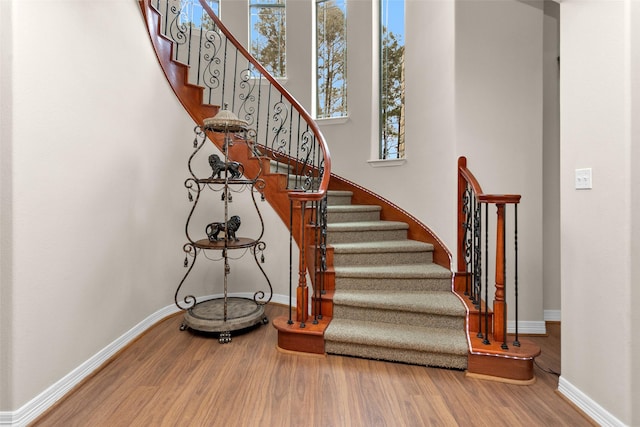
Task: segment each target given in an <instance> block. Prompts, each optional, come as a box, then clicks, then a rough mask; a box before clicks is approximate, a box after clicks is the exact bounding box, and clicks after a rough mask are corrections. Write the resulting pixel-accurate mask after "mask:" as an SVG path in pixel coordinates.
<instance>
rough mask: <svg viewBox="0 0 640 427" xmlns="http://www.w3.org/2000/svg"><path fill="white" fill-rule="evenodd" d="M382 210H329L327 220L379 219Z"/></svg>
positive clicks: (332, 221) (330, 221)
mask: <svg viewBox="0 0 640 427" xmlns="http://www.w3.org/2000/svg"><path fill="white" fill-rule="evenodd" d="M379 220H380V211H359V212H327V222H328V223H329V224H332V223H336V222H358V221H379Z"/></svg>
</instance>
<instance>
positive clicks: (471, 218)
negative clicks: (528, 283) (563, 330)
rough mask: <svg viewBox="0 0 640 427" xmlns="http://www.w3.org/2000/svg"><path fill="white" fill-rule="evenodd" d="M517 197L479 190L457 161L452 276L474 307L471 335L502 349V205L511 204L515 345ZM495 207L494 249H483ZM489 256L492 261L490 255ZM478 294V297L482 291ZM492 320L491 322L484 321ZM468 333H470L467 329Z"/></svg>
mask: <svg viewBox="0 0 640 427" xmlns="http://www.w3.org/2000/svg"><path fill="white" fill-rule="evenodd" d="M519 203H520V195H515V194H485V193H484V192H483V191H482V188H481V187H480V184H479V183H478V181H477V179H476V178H475V176H474V175H473V174H472V173H471V171H470V170H469V169H468V168H467V159H466V158H465V157H460V158H459V159H458V248H457V249H458V256H457V272H456V276H457V277H459V278H460V277H461V278H464V279H463V280H464V294H465V295H466V296H467V297H468V298H469V299H470V300H471V303H472V304H473V305H474V306H475V308H476V309H477V310H478V325H477V326H478V331H477V337H478V338H482V343H483V344H484V345H489V344H491V341H490V339H491V337H493V339H494V340H495V341H496V342H501V343H502V344H501V348H502V349H503V350H507V349H508V348H509V346H508V344H507V303H506V292H507V283H506V277H507V274H506V266H507V248H506V246H507V243H506V216H507V208H506V207H507V205H513V207H514V208H513V211H514V217H513V218H514V235H513V242H514V245H513V256H514V258H513V265H514V275H513V278H514V284H513V291H514V302H515V313H514V315H515V339H514V341H513V345H514V346H516V347H519V346H520V341H519V339H518V204H519ZM490 205H494V206H495V207H496V221H495V227H496V231H495V233H496V234H495V236H496V244H495V253H493V254H491V253H489V249H488V248H489V206H490ZM491 256H493V259H491ZM490 261H493V262H495V291H494V296H493V297H494V300H493V309H492V312H493V313H492V314H493V316H491V313H489V308H488V299H489V283H488V272H489V263H490ZM483 292H484V295H483ZM490 319H492V320H490ZM470 332H471V331H470Z"/></svg>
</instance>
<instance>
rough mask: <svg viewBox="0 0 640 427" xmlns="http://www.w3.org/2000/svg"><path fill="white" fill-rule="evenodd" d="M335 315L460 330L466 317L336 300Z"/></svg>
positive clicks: (334, 304) (334, 303) (342, 317)
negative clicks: (391, 308) (362, 305)
mask: <svg viewBox="0 0 640 427" xmlns="http://www.w3.org/2000/svg"><path fill="white" fill-rule="evenodd" d="M333 317H335V318H339V319H350V320H360V321H374V322H385V323H393V324H397V325H403V324H404V325H414V326H428V327H430V328H441V329H454V330H458V331H459V330H461V329H463V328H464V327H465V319H464V317H454V316H442V315H439V314H431V313H416V312H410V311H399V310H377V309H374V308H366V307H354V306H344V305H340V304H339V303H336V301H334V302H333Z"/></svg>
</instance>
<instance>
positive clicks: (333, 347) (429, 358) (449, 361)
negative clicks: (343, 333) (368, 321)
mask: <svg viewBox="0 0 640 427" xmlns="http://www.w3.org/2000/svg"><path fill="white" fill-rule="evenodd" d="M325 351H326V352H327V353H330V354H341V355H345V356H356V357H365V358H368V359H378V360H388V361H392V362H403V363H410V364H413V365H423V366H437V367H441V368H453V369H466V368H467V356H466V355H464V356H462V355H460V356H455V355H450V354H441V353H431V352H424V351H415V350H405V349H397V348H386V347H377V346H366V345H359V344H354V343H343V342H336V341H328V340H327V341H326V342H325Z"/></svg>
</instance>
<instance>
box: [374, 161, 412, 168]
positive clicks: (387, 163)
mask: <svg viewBox="0 0 640 427" xmlns="http://www.w3.org/2000/svg"><path fill="white" fill-rule="evenodd" d="M406 162H407V159H374V160H367V163H369V166H371V167H374V168H386V167H392V166H402V165H404V164H405V163H406Z"/></svg>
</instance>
